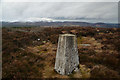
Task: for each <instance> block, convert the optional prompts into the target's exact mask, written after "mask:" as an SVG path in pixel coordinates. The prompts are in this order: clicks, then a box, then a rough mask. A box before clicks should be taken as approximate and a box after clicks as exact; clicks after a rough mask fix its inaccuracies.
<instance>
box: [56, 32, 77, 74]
mask: <svg viewBox="0 0 120 80" xmlns="http://www.w3.org/2000/svg"><path fill="white" fill-rule="evenodd" d="M78 65H79V58H78V49H77V40H76V36H75V35H73V34H61V35H59V41H58V48H57V53H56V61H55V70H56V71H57V72H58V73H59V74H62V75H69V74H71V73H72V71H73V70H75V69H77V68H78Z"/></svg>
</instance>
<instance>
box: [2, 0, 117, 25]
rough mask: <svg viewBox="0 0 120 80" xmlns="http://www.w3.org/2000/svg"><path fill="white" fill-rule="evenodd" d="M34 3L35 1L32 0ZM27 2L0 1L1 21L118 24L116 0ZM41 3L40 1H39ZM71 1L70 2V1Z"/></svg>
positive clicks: (18, 0) (25, 0)
mask: <svg viewBox="0 0 120 80" xmlns="http://www.w3.org/2000/svg"><path fill="white" fill-rule="evenodd" d="M34 1H36V0H34ZM34 1H33V2H32V1H31V2H30V1H29V2H28V1H27V0H24V2H23V0H21V2H20V0H16V1H15V0H4V1H2V20H3V21H29V20H31V21H39V20H51V21H52V20H53V19H52V17H65V18H81V19H80V21H86V22H109V23H117V22H118V2H117V1H118V0H114V1H116V2H114V1H113V0H109V1H111V2H93V1H94V0H90V1H91V2H84V1H83V0H81V2H63V1H61V0H59V1H58V2H54V0H51V1H53V2H45V1H44V2H34ZM41 1H42V0H41ZM71 1H72V0H71ZM98 1H100V0H98Z"/></svg>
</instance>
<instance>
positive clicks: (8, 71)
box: [2, 27, 120, 79]
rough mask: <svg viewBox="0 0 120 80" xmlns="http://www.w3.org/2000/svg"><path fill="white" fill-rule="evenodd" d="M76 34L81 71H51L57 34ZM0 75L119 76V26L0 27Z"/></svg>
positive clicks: (10, 76) (15, 77)
mask: <svg viewBox="0 0 120 80" xmlns="http://www.w3.org/2000/svg"><path fill="white" fill-rule="evenodd" d="M63 33H71V34H76V35H77V43H78V52H79V58H80V72H78V73H73V74H72V75H69V76H63V75H59V74H58V73H56V72H55V71H54V64H55V56H56V50H57V42H58V37H59V34H63ZM2 36H3V37H2V76H3V78H14V79H17V78H120V63H119V62H120V28H93V27H11V28H2Z"/></svg>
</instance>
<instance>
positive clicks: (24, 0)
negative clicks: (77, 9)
mask: <svg viewBox="0 0 120 80" xmlns="http://www.w3.org/2000/svg"><path fill="white" fill-rule="evenodd" d="M118 1H119V0H2V2H118Z"/></svg>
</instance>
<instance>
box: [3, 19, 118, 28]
mask: <svg viewBox="0 0 120 80" xmlns="http://www.w3.org/2000/svg"><path fill="white" fill-rule="evenodd" d="M40 26H53V27H58V26H83V27H87V26H90V27H104V28H120V26H119V25H118V24H110V23H88V22H67V21H64V22H46V21H40V22H2V27H40Z"/></svg>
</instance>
